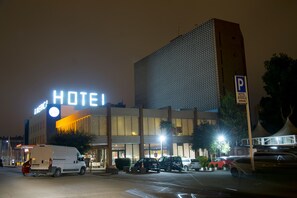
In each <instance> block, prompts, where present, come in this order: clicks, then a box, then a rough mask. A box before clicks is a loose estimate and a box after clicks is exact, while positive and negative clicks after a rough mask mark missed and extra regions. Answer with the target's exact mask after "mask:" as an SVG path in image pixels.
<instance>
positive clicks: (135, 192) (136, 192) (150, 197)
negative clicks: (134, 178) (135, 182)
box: [126, 189, 157, 198]
mask: <svg viewBox="0 0 297 198" xmlns="http://www.w3.org/2000/svg"><path fill="white" fill-rule="evenodd" d="M126 192H127V193H129V194H131V195H135V196H138V197H147V198H157V197H155V196H153V195H150V194H147V193H145V192H142V191H140V190H137V189H130V190H126Z"/></svg>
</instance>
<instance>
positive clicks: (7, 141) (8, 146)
mask: <svg viewBox="0 0 297 198" xmlns="http://www.w3.org/2000/svg"><path fill="white" fill-rule="evenodd" d="M6 143H7V156H8V165H10V160H11V159H10V139H8V140H6Z"/></svg>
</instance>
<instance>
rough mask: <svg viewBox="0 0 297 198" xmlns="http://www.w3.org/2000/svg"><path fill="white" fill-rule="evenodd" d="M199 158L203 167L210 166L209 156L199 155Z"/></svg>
mask: <svg viewBox="0 0 297 198" xmlns="http://www.w3.org/2000/svg"><path fill="white" fill-rule="evenodd" d="M197 159H198V161H199V163H200V165H201V167H207V166H208V159H207V157H205V156H199V157H198V158H197Z"/></svg>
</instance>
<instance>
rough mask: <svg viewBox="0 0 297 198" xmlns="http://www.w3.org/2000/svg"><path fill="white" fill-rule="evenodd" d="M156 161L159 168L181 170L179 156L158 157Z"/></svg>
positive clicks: (181, 164)
mask: <svg viewBox="0 0 297 198" xmlns="http://www.w3.org/2000/svg"><path fill="white" fill-rule="evenodd" d="M158 161H159V164H160V169H163V170H165V171H168V172H171V171H172V170H177V171H179V172H181V171H182V170H183V163H182V158H181V157H179V156H174V157H173V156H170V157H168V156H166V157H165V156H164V157H160V159H159V160H158Z"/></svg>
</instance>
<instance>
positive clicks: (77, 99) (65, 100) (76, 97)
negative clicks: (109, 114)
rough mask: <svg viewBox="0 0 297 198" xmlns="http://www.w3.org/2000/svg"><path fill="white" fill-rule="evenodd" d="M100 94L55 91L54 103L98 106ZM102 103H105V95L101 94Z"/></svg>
mask: <svg viewBox="0 0 297 198" xmlns="http://www.w3.org/2000/svg"><path fill="white" fill-rule="evenodd" d="M98 101H99V100H98V94H97V93H94V92H90V93H88V92H85V91H81V92H77V91H67V92H64V91H57V90H54V91H53V104H67V105H73V106H77V105H81V106H91V107H97V106H98ZM101 104H102V106H103V105H104V104H105V96H104V94H101Z"/></svg>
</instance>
